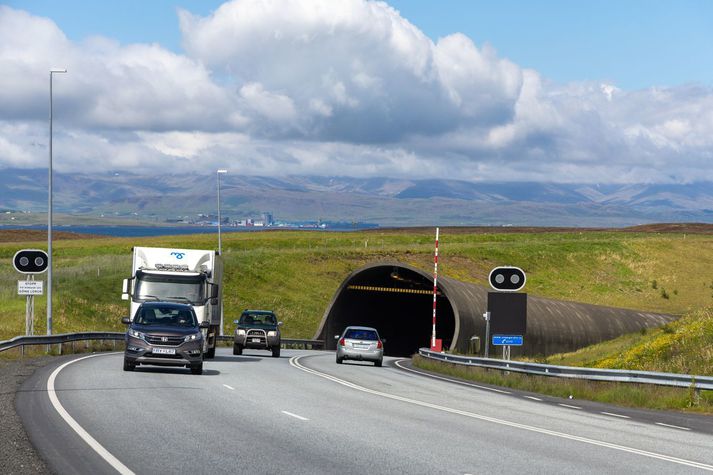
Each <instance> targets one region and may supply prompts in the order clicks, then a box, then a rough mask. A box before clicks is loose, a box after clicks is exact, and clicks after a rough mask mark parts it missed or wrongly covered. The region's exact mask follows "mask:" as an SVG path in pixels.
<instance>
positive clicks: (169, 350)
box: [152, 348, 176, 355]
mask: <svg viewBox="0 0 713 475" xmlns="http://www.w3.org/2000/svg"><path fill="white" fill-rule="evenodd" d="M152 352H153V353H154V354H157V355H175V354H176V350H175V349H173V348H154V349H153V350H152Z"/></svg>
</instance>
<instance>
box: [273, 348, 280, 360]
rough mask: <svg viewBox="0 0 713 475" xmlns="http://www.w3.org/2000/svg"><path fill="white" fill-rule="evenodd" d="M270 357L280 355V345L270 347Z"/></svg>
mask: <svg viewBox="0 0 713 475" xmlns="http://www.w3.org/2000/svg"><path fill="white" fill-rule="evenodd" d="M272 357H273V358H279V357H280V347H279V346H273V347H272Z"/></svg>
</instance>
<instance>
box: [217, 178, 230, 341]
mask: <svg viewBox="0 0 713 475" xmlns="http://www.w3.org/2000/svg"><path fill="white" fill-rule="evenodd" d="M226 173H228V170H223V169H219V170H218V171H217V172H216V177H217V178H218V254H219V255H221V256H222V255H223V242H222V241H221V239H220V222H221V221H222V219H223V218H222V217H221V215H220V175H225V174H226ZM220 335H221V336H223V299H220Z"/></svg>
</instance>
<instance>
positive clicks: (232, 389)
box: [223, 384, 235, 391]
mask: <svg viewBox="0 0 713 475" xmlns="http://www.w3.org/2000/svg"><path fill="white" fill-rule="evenodd" d="M223 386H225V387H226V388H228V389H230V390H231V391H235V388H234V387H232V386H228V385H227V384H224V385H223Z"/></svg>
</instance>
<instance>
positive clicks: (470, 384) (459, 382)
mask: <svg viewBox="0 0 713 475" xmlns="http://www.w3.org/2000/svg"><path fill="white" fill-rule="evenodd" d="M402 361H404V360H399V361H397V362H396V363H394V364H395V365H396V366H398V367H399V368H401V369H403V370H404V371H411V372H412V373H416V374H420V375H422V376H426V377H428V378H433V379H441V380H443V381H448V382H451V383H456V384H462V385H463V386H470V387H473V388H478V389H485V390H486V391H493V392H496V393H501V394H511V393H510V391H503V390H502V389H495V388H489V387H487V386H480V385H478V384H473V383H466V382H465V381H458V380H457V379H450V378H444V377H442V376H436V375H433V374H430V373H426V372H424V371H416V370H415V369H413V368H407V367H405V366H401V365H400V364H399V363H400V362H402Z"/></svg>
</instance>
